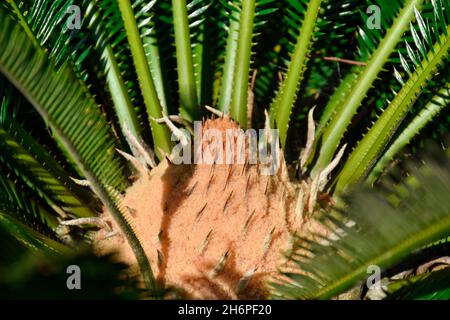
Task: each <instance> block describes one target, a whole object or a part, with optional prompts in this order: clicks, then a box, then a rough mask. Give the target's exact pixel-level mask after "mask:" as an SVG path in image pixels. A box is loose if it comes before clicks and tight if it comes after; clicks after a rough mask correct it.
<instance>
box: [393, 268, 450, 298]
mask: <svg viewBox="0 0 450 320" xmlns="http://www.w3.org/2000/svg"><path fill="white" fill-rule="evenodd" d="M386 294H387V296H386V298H385V300H400V299H401V300H448V299H450V269H449V268H445V269H444V270H438V271H433V272H427V273H424V274H420V275H417V276H412V277H408V278H406V279H402V280H397V281H393V282H392V283H391V284H389V285H388V287H387V288H386Z"/></svg>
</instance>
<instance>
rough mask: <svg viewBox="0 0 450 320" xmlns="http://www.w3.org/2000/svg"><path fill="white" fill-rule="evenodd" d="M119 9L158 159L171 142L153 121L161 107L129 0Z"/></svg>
mask: <svg viewBox="0 0 450 320" xmlns="http://www.w3.org/2000/svg"><path fill="white" fill-rule="evenodd" d="M119 9H120V12H121V14H122V19H123V23H124V26H125V30H126V32H127V37H128V43H129V46H130V49H131V53H132V56H133V62H134V66H135V70H136V73H137V76H138V81H139V85H140V88H141V94H142V96H143V98H144V103H145V106H146V109H147V113H148V115H149V117H150V119H149V122H150V124H151V128H152V134H153V141H154V143H155V149H156V150H155V151H156V154H157V155H158V157H160V158H161V157H162V156H161V153H160V151H159V150H162V151H164V152H166V153H169V152H170V150H171V145H172V143H171V141H170V134H169V130H168V129H167V127H166V126H164V125H162V124H158V123H157V122H156V121H155V120H154V119H159V118H161V116H162V112H161V111H162V106H161V103H160V100H159V97H158V93H157V91H156V88H155V84H154V81H153V78H152V75H151V71H150V66H149V65H148V61H147V55H146V53H145V49H144V45H143V42H142V39H141V35H140V32H139V28H138V23H137V20H136V17H135V14H134V11H133V7H132V5H131V2H130V0H119Z"/></svg>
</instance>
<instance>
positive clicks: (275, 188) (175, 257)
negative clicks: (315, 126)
mask: <svg viewBox="0 0 450 320" xmlns="http://www.w3.org/2000/svg"><path fill="white" fill-rule="evenodd" d="M204 128H216V129H219V130H221V131H222V132H223V134H224V135H225V130H226V129H231V128H236V125H235V123H233V122H232V121H230V120H229V119H227V118H222V119H215V120H207V121H206V122H205V123H204ZM205 147H207V143H206V144H205V145H204V146H203V148H205ZM304 185H305V184H304ZM303 187H304V186H303ZM301 189H302V185H301V184H300V183H293V182H291V181H290V180H289V178H288V174H287V169H286V165H285V164H284V161H282V164H281V168H280V170H279V171H278V173H277V174H276V175H274V176H262V175H261V174H260V171H259V167H258V166H257V165H250V164H247V165H245V166H244V165H238V164H232V165H224V164H221V165H218V164H216V165H207V164H198V165H194V164H193V165H174V164H170V163H169V162H168V161H167V160H165V161H162V162H161V163H160V164H159V165H158V166H157V167H156V168H155V169H153V170H152V171H151V172H150V173H149V175H148V176H145V177H141V178H139V179H138V180H137V181H136V182H135V183H134V184H133V185H132V186H131V187H130V188H129V189H128V190H127V191H126V194H125V195H124V196H123V199H122V204H123V206H124V208H125V209H126V210H128V213H129V217H128V219H129V220H130V222H131V224H132V225H133V226H134V229H135V231H136V233H137V235H138V237H139V239H140V241H141V243H142V245H143V247H144V250H145V252H146V253H147V255H148V257H149V259H150V262H151V265H152V266H153V271H154V273H155V276H156V277H157V279H159V280H161V281H164V283H166V284H167V285H173V286H176V287H179V288H183V290H184V291H185V294H186V296H187V297H188V298H192V299H236V298H243V299H246V298H252V299H260V298H265V297H266V296H267V292H268V291H267V287H266V280H267V279H269V277H273V276H276V274H277V268H278V267H280V266H282V265H283V263H285V260H286V258H285V257H284V256H283V252H285V251H286V249H287V248H288V243H289V239H290V237H291V235H292V233H293V232H297V233H298V234H305V233H308V232H310V231H315V232H317V231H319V232H324V231H323V230H320V226H319V225H318V224H317V223H315V222H314V221H313V220H310V219H306V218H305V214H299V213H298V212H296V207H297V203H298V201H297V200H298V197H299V190H301ZM303 197H305V196H303ZM305 201H307V197H306V198H305ZM297 209H298V208H297ZM102 218H103V219H105V220H106V221H107V222H108V223H109V224H110V225H112V226H113V229H115V230H118V227H117V224H116V223H115V222H114V221H113V219H112V218H111V216H110V215H109V214H108V212H104V213H103V214H102ZM105 234H106V231H105V230H101V231H99V232H98V234H97V237H96V241H95V247H96V249H97V252H98V253H99V254H105V253H110V252H117V259H118V260H119V261H122V262H125V263H127V264H129V265H131V266H136V260H135V257H134V255H133V252H132V250H131V248H130V246H129V245H128V243H127V242H126V240H125V237H124V236H123V235H121V234H119V235H117V236H114V237H111V238H108V239H103V238H104V237H105ZM207 239H208V240H207ZM225 254H226V256H227V257H228V258H227V259H225V262H224V264H223V268H220V267H221V266H220V264H219V262H220V261H221V260H222V262H223V261H224V259H223V257H224V255H225ZM253 269H255V270H256V271H255V273H254V275H253V277H251V279H250V281H249V283H248V285H247V286H245V288H244V290H242V292H238V290H237V288H238V284H239V281H240V279H241V278H242V277H243V275H244V274H246V273H247V272H248V271H250V270H253ZM241 284H242V283H241Z"/></svg>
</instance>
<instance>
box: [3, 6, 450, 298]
mask: <svg viewBox="0 0 450 320" xmlns="http://www.w3.org/2000/svg"><path fill="white" fill-rule="evenodd" d="M449 47H450V1H449V0H432V1H425V0H379V1H362V0H353V1H349V0H339V1H325V0H309V1H308V0H282V1H280V0H276V1H275V0H245V1H239V0H228V1H226V0H223V1H222V0H221V1H218V0H216V1H214V0H191V1H186V0H172V1H171V2H170V1H162V0H161V1H159V0H151V1H150V0H149V1H144V0H135V1H133V0H24V1H19V0H6V1H3V2H2V3H1V4H0V135H1V136H0V150H1V152H0V199H1V203H0V226H1V229H0V230H2V233H1V237H2V239H3V240H2V241H4V243H5V248H7V249H5V250H4V251H2V255H3V257H2V258H3V259H2V261H3V262H2V265H0V266H1V268H3V270H4V272H3V274H6V272H7V271H5V270H12V269H14V268H17V266H22V267H20V268H19V269H18V270H22V271H21V272H23V273H24V274H25V273H27V272H28V273H29V272H33V268H36V263H35V262H34V260H33V259H31V260H29V258H24V257H28V255H27V254H26V253H27V252H28V253H30V252H31V253H32V255H36V254H37V253H39V256H40V255H41V254H42V255H43V257H44V258H45V259H50V260H48V261H52V262H51V263H52V264H53V265H54V266H61V265H62V264H64V263H69V262H68V261H72V262H71V263H75V262H73V261H77V260H76V259H77V258H76V253H77V252H80V251H81V250H80V249H79V248H80V247H84V246H85V245H88V247H89V249H88V252H91V253H94V254H95V256H96V257H98V258H95V257H93V256H91V255H90V254H88V256H87V257H88V258H86V256H85V255H86V253H83V256H82V257H81V258H79V259H88V260H89V261H91V262H92V261H94V262H92V263H93V265H94V267H86V268H87V269H89V270H90V271H88V273H89V272H91V273H89V274H90V275H91V276H92V279H91V278H89V279H90V281H92V283H96V282H95V279H96V276H95V272H93V271H92V270H94V269H95V268H98V269H102V268H107V267H106V265H108V263H107V262H106V260H102V259H104V258H102V257H103V256H105V255H109V254H112V255H113V256H112V259H113V260H114V261H115V262H116V263H118V262H120V263H122V264H123V265H124V266H126V269H125V271H124V272H125V274H127V275H129V276H132V277H133V278H134V279H135V280H136V283H134V282H133V283H132V284H131V287H134V288H139V289H140V290H139V297H184V298H277V299H288V298H300V299H305V298H320V299H326V298H333V297H337V296H339V295H340V294H341V293H343V292H346V291H348V290H349V289H351V288H352V287H355V286H357V285H358V283H359V281H361V280H363V279H365V278H367V277H368V275H369V273H368V272H369V271H368V270H371V268H373V267H374V266H375V267H378V268H380V269H381V270H384V271H383V276H384V280H386V281H387V282H384V287H383V290H381V291H382V293H380V292H375V291H374V290H375V289H373V288H372V287H369V288H366V289H369V293H370V294H367V292H366V291H367V290H363V291H364V292H363V293H359V294H357V295H350V297H352V298H355V297H363V296H365V297H386V296H387V297H397V298H399V297H409V298H411V297H414V298H417V297H426V298H427V297H428V298H430V297H431V298H432V297H436V296H437V297H440V298H443V297H446V296H448V295H449V292H450V290H449V288H450V283H448V281H447V282H446V281H442V279H446V278H448V277H446V275H447V274H448V270H446V269H445V268H444V269H443V270H439V271H434V272H431V273H429V274H424V273H423V272H415V273H414V272H413V273H410V274H409V276H408V277H407V278H406V279H403V278H405V277H403V278H401V279H400V280H397V281H394V280H392V279H391V278H392V276H394V275H396V274H397V273H400V271H401V270H402V269H401V264H400V267H398V266H399V263H400V262H402V263H405V261H409V262H410V261H411V259H412V260H414V259H416V260H414V261H416V264H415V265H414V268H418V267H419V266H420V263H419V262H418V261H422V263H425V262H426V261H423V260H424V259H426V258H425V257H428V256H427V254H428V252H429V250H430V248H433V249H435V250H437V251H438V252H441V253H442V249H440V248H441V246H443V245H444V244H445V243H446V240H445V239H446V237H448V236H449V235H450V203H449V198H448V192H449V191H450V176H449V174H450V173H449V170H448V167H449V160H448V157H446V158H445V159H444V160H437V159H438V158H442V155H441V156H433V157H429V158H427V159H428V160H426V162H425V164H424V165H422V166H419V167H416V168H415V169H414V168H412V167H411V165H409V166H402V167H398V169H397V171H401V172H400V174H401V175H402V177H400V178H399V179H390V180H388V179H386V178H380V176H381V175H382V173H384V172H385V171H387V169H388V168H389V167H393V166H395V164H396V163H397V162H398V160H399V159H400V158H401V157H399V155H400V151H403V150H405V149H406V150H410V151H411V152H415V151H416V150H417V149H419V148H420V146H421V144H423V142H424V141H426V140H425V139H426V138H427V137H430V136H431V137H432V138H434V139H435V140H438V141H441V140H442V137H443V135H444V134H445V133H446V132H447V127H448V120H447V119H446V117H447V118H448V111H447V109H446V107H447V106H448V104H449V97H450V84H449V80H450V74H449V72H448V68H449V66H450V64H449V57H448V51H449ZM430 122H432V124H431V126H428V124H429V123H430ZM425 127H428V128H429V129H428V131H423V130H422V129H423V128H425ZM252 128H258V129H264V130H262V131H260V132H259V134H256V135H252V133H257V131H252V130H249V129H252ZM243 130H248V131H247V134H246V135H245V134H243V135H242V136H241V137H239V135H238V136H233V137H232V138H231V142H233V143H232V144H231V147H229V145H228V144H227V143H228V142H229V141H228V140H227V139H229V136H228V133H229V132H232V133H236V132H237V133H243ZM199 132H200V133H199ZM203 133H205V134H203ZM207 133H209V134H211V135H210V136H208V134H207ZM242 137H244V139H246V138H248V139H246V140H245V141H244V143H243V146H244V149H245V150H244V151H243V154H241V156H242V159H241V160H242V161H241V162H239V161H237V158H238V152H235V151H238V150H237V149H238V147H237V145H238V144H237V142H238V141H239V139H240V138H242ZM197 138H201V139H200V142H198V139H197ZM253 138H255V139H253ZM235 142H236V144H235ZM411 142H412V143H411ZM211 146H213V147H214V148H212V147H211ZM222 147H223V149H224V150H225V151H226V152H225V153H226V154H225V155H224V154H223V153H222V152H221V150H219V149H221V148H222ZM211 148H212V149H211ZM229 152H230V154H232V155H231V156H229V157H227V155H228V153H229ZM403 153H404V152H403ZM441 153H442V152H441ZM208 157H209V158H208ZM206 158H208V159H209V160H208V159H206ZM225 158H226V159H227V160H224V159H225ZM199 159H200V161H198V160H199ZM202 160H203V161H202ZM192 162H194V163H192ZM400 168H401V170H400ZM405 172H407V173H408V175H407V176H405ZM379 180H380V181H383V183H382V185H383V186H385V188H383V190H382V191H380V190H379V189H380V187H379V186H377V185H378V184H379V183H378V181H379ZM401 180H404V181H401ZM355 186H358V187H357V188H355ZM15 239H16V240H18V242H16V240H15ZM439 241H441V242H439ZM2 250H3V249H2ZM439 250H441V251H439ZM24 252H25V253H24ZM83 252H84V251H83ZM441 256H442V254H441ZM71 257H73V258H71ZM417 257H420V258H421V259H422V260H420V259H417ZM61 259H62V260H61ZM73 259H75V260H73ZM30 261H31V262H30ZM46 261H47V260H46ZM58 261H59V262H58ZM82 261H84V260H82ZM444 264H445V263H444ZM11 266H12V267H11ZM394 266H396V268H397V269H395V268H394V269H395V270H397V271H398V272H397V273H395V272H394V271H392V270H394V269H390V268H392V267H394ZM55 268H56V270H60V268H61V267H55ZM93 268H94V269H93ZM399 268H400V269H399ZM410 269H411V268H410ZM419 269H420V270H422V271H423V269H424V267H422V268H420V267H419V268H418V269H417V270H419ZM431 269H432V268H428V269H427V270H431ZM30 270H31V271H30ZM82 270H83V268H82ZM111 270H112V271H111V278H112V279H111V282H110V283H109V284H108V286H111V288H112V287H114V286H119V287H121V288H122V289H123V288H124V287H126V288H129V287H130V284H129V283H128V284H127V285H126V284H124V282H123V274H122V277H120V278H117V272H119V271H120V270H122V267H115V269H111ZM399 270H400V271H399ZM60 271H61V270H60ZM8 272H10V271H8ZM122 273H123V272H122ZM103 276H105V275H103ZM134 276H136V277H134ZM18 278H20V277H17V276H16V278H14V277H13V278H12V279H18ZM397 278H398V276H397ZM102 279H103V278H102ZM118 279H121V280H120V281H119V280H118ZM97 280H98V279H97ZM30 281H31V280H30ZM86 281H87V280H86ZM117 281H119V282H117ZM1 282H4V284H3V289H4V291H3V292H8V291H7V290H12V292H16V291H14V290H15V289H11V288H13V287H14V281H12V280H11V279H9V280H8V278H7V277H2V278H1ZM378 284H379V283H378ZM438 284H439V285H438ZM22 285H23V284H22ZM5 288H7V289H5ZM106 291H107V290H106V289H105V291H104V292H106ZM111 291H112V289H111ZM102 292H103V291H102ZM104 292H103V293H99V295H105V293H104ZM122 292H125V293H124V294H125V296H128V297H136V296H134V295H133V294H131V293H130V295H127V293H128V292H129V291H127V290H125V291H122ZM16 294H17V292H16ZM19 295H20V294H19Z"/></svg>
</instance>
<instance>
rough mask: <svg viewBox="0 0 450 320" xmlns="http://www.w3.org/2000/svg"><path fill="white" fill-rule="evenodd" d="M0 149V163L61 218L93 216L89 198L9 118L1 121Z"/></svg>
mask: <svg viewBox="0 0 450 320" xmlns="http://www.w3.org/2000/svg"><path fill="white" fill-rule="evenodd" d="M0 149H1V150H2V152H1V154H0V162H2V163H3V164H4V165H6V166H8V167H9V169H10V170H12V171H14V172H15V173H16V174H17V176H18V178H19V179H21V180H23V181H24V182H25V183H26V184H28V185H29V186H30V188H31V189H33V190H35V191H37V192H38V193H39V194H40V196H41V197H43V198H44V199H46V200H47V201H48V202H49V203H51V204H52V205H53V206H54V208H55V209H57V211H58V212H59V213H60V215H61V216H63V217H64V216H66V215H67V214H72V215H74V216H80V217H87V216H94V215H95V214H96V212H95V210H94V208H95V207H94V206H93V204H94V203H95V202H94V201H93V199H92V197H91V196H89V195H88V193H87V192H85V191H84V190H82V189H81V188H80V187H79V186H77V185H75V183H74V182H73V181H71V180H70V178H69V177H68V176H67V173H66V172H65V171H64V170H63V169H62V168H61V167H60V165H59V164H58V163H57V162H56V161H55V160H54V159H53V158H52V157H51V156H50V155H49V154H48V153H47V152H46V150H45V149H44V148H43V147H42V146H41V145H40V144H39V143H37V142H36V141H35V140H34V139H33V137H31V136H30V135H29V134H28V133H27V132H26V131H25V130H24V129H23V128H22V127H21V126H20V125H19V124H18V123H16V122H15V121H14V120H13V119H12V118H11V117H10V116H9V115H8V114H4V115H3V116H2V117H0ZM89 203H91V207H89V206H88V204H89Z"/></svg>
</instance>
